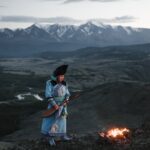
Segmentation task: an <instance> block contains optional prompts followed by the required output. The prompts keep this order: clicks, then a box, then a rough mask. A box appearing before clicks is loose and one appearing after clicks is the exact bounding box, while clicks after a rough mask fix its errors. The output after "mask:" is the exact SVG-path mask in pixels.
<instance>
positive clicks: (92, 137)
mask: <svg viewBox="0 0 150 150" xmlns="http://www.w3.org/2000/svg"><path fill="white" fill-rule="evenodd" d="M130 132H131V135H130V138H129V139H128V142H126V143H124V142H121V143H118V142H112V141H110V140H104V139H103V138H101V137H100V136H99V135H98V134H97V133H92V134H84V135H75V134H72V136H73V140H72V141H70V142H65V141H61V142H57V145H56V146H50V145H49V144H48V142H47V141H45V140H43V139H42V138H35V139H32V140H31V139H30V140H28V139H26V140H19V141H14V142H10V141H7V142H6V141H4V142H0V149H1V150H50V149H53V150H58V149H59V150H60V149H61V150H78V149H82V150H100V149H101V150H149V149H150V122H146V123H145V124H143V125H142V126H141V127H140V128H136V129H130Z"/></svg>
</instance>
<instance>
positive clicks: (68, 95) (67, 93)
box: [65, 85, 70, 100]
mask: <svg viewBox="0 0 150 150" xmlns="http://www.w3.org/2000/svg"><path fill="white" fill-rule="evenodd" d="M65 97H66V100H69V97H70V92H69V90H68V85H66V96H65Z"/></svg>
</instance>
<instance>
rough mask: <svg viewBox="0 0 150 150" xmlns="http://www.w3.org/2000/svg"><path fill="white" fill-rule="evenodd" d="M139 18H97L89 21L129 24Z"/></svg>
mask: <svg viewBox="0 0 150 150" xmlns="http://www.w3.org/2000/svg"><path fill="white" fill-rule="evenodd" d="M137 19H138V18H135V17H133V16H128V15H127V16H120V17H115V18H108V19H106V18H97V19H89V21H96V22H103V23H129V22H135V21H136V20H137Z"/></svg>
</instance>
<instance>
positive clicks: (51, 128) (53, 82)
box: [41, 65, 71, 145]
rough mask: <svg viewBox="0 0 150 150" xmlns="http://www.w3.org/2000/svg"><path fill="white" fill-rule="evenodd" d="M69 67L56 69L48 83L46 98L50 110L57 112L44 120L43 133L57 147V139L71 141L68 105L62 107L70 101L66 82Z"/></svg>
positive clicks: (64, 66) (63, 66)
mask: <svg viewBox="0 0 150 150" xmlns="http://www.w3.org/2000/svg"><path fill="white" fill-rule="evenodd" d="M67 68H68V65H62V66H59V67H58V68H56V70H55V71H54V72H53V74H52V75H51V79H50V80H48V81H47V82H46V89H45V97H46V99H47V100H48V101H49V104H48V109H51V108H52V107H54V108H55V109H56V110H57V111H56V112H54V113H53V114H52V115H50V116H49V117H47V118H43V121H42V127H41V133H42V134H44V136H47V137H49V144H50V145H56V142H55V140H56V138H58V137H59V138H60V139H62V140H71V138H69V137H68V136H67V135H66V123H67V121H66V117H67V106H66V105H67V103H66V104H65V105H63V106H60V105H61V104H62V103H63V101H64V100H69V97H70V92H69V90H68V86H67V84H66V82H65V80H64V74H65V73H66V71H67Z"/></svg>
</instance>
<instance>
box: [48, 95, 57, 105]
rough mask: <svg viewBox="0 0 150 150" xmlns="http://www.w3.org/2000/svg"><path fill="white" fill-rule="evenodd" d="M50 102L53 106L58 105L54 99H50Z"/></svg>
mask: <svg viewBox="0 0 150 150" xmlns="http://www.w3.org/2000/svg"><path fill="white" fill-rule="evenodd" d="M48 102H49V103H50V104H51V105H52V106H55V105H56V102H55V100H54V98H53V97H51V98H48Z"/></svg>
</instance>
